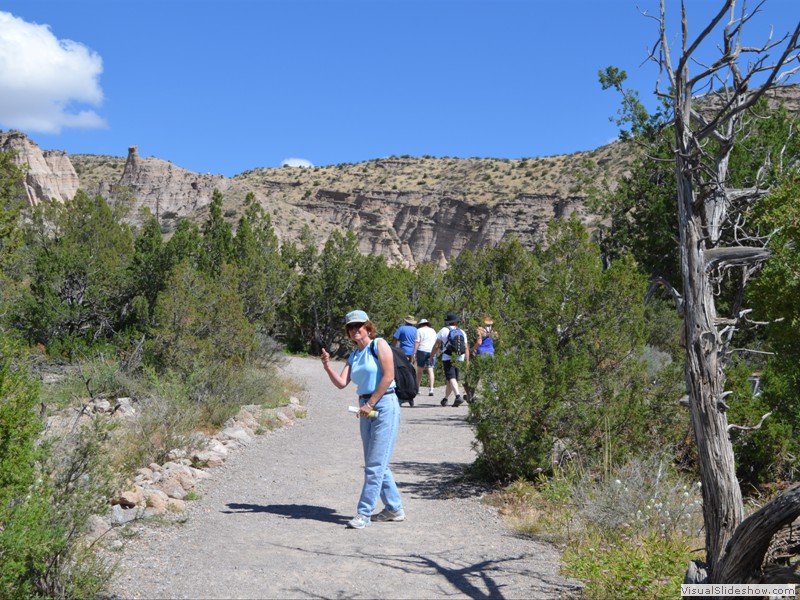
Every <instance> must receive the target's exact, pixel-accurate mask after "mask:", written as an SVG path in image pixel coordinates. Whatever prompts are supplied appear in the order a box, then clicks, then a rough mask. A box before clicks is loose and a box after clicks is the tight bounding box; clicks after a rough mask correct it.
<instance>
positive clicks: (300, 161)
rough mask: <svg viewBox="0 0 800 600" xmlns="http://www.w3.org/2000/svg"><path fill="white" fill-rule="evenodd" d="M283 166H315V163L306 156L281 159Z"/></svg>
mask: <svg viewBox="0 0 800 600" xmlns="http://www.w3.org/2000/svg"><path fill="white" fill-rule="evenodd" d="M281 166H282V167H304V168H308V167H313V166H314V163H312V162H311V161H310V160H306V159H305V158H284V159H283V160H282V161H281Z"/></svg>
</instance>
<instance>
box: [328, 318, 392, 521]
mask: <svg viewBox="0 0 800 600" xmlns="http://www.w3.org/2000/svg"><path fill="white" fill-rule="evenodd" d="M345 329H346V331H347V337H349V338H350V341H352V342H353V344H355V346H356V349H355V350H353V352H351V353H350V356H349V358H348V359H347V364H345V366H344V368H343V369H342V371H341V373H336V372H335V371H334V370H333V367H331V364H330V354H328V352H327V350H325V348H323V349H322V357H321V358H322V366H323V368H324V369H325V372H326V373H327V374H328V377H329V378H330V380H331V382H332V383H333V385H335V386H336V387H337V388H339V389H343V388H345V387H346V386H347V384H349V383H350V381H351V380H352V381H354V382H355V384H356V387H357V389H358V401H359V409H358V413H357V414H356V416H357V417H358V418H359V428H360V430H361V443H362V445H363V448H364V485H363V487H362V489H361V497H360V498H359V500H358V507H357V514H356V516H355V517H354V518H353V519H352V520H350V521H349V522H348V523H347V526H348V527H351V528H353V529H363V528H364V527H367V526H369V524H370V522H371V521H373V520H374V521H403V520H405V518H406V517H405V513H404V512H403V502H402V500H401V498H400V492H399V491H398V490H397V485H396V484H395V481H394V476H393V475H392V470H391V469H390V468H389V459H391V457H392V452H393V451H394V445H395V442H396V440H397V431H398V429H399V428H400V403H399V402H398V400H397V396H396V395H395V393H394V385H395V383H394V356H393V354H392V350H391V349H390V348H389V344H388V342H386V340H384V339H382V338H378V339H375V334H376V330H375V325H374V324H373V323H372V321H370V320H369V317H368V316H367V313H365V312H364V311H363V310H354V311H352V312H349V313H347V316H346V317H345ZM373 350H375V352H374V353H373ZM376 356H377V358H376ZM373 412H374V413H375V415H374V416H370V415H372V413H373ZM378 498H380V499H381V500H382V501H383V503H384V505H385V507H384V509H383V510H382V511H381V512H379V513H378V514H376V515H373V514H372V513H373V511H374V510H375V507H376V506H377V504H378Z"/></svg>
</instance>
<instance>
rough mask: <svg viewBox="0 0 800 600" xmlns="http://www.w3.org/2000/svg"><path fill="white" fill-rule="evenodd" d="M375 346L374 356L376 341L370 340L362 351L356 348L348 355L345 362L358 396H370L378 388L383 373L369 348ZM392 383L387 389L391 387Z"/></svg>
mask: <svg viewBox="0 0 800 600" xmlns="http://www.w3.org/2000/svg"><path fill="white" fill-rule="evenodd" d="M373 345H374V346H375V354H377V353H378V340H377V339H376V340H372V341H371V342H370V343H369V344H367V346H366V347H365V348H364V349H363V350H359V349H358V348H356V349H355V350H353V351H352V352H351V353H350V357H349V358H348V359H347V362H349V363H350V380H351V381H353V382H355V384H356V386H357V388H358V395H359V396H363V395H365V394H371V393H372V392H374V391H375V388H377V387H378V383H380V380H381V377H383V371H382V370H381V363H380V362H379V361H378V358H377V356H373V354H372V350H371V348H370V347H371V346H373ZM393 386H394V383H392V384H391V385H390V386H389V387H390V388H391V387H393Z"/></svg>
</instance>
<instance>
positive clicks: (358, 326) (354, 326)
mask: <svg viewBox="0 0 800 600" xmlns="http://www.w3.org/2000/svg"><path fill="white" fill-rule="evenodd" d="M363 326H364V324H363V323H348V324H347V325H346V327H347V331H357V330H359V329H361V328H362V327H363Z"/></svg>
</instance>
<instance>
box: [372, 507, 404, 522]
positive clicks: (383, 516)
mask: <svg viewBox="0 0 800 600" xmlns="http://www.w3.org/2000/svg"><path fill="white" fill-rule="evenodd" d="M372 518H373V519H374V520H375V521H379V522H386V521H395V522H400V521H405V520H406V513H404V512H403V509H402V508H401V509H399V510H389V509H388V508H384V509H383V510H382V511H381V512H379V513H378V514H377V515H372Z"/></svg>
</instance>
